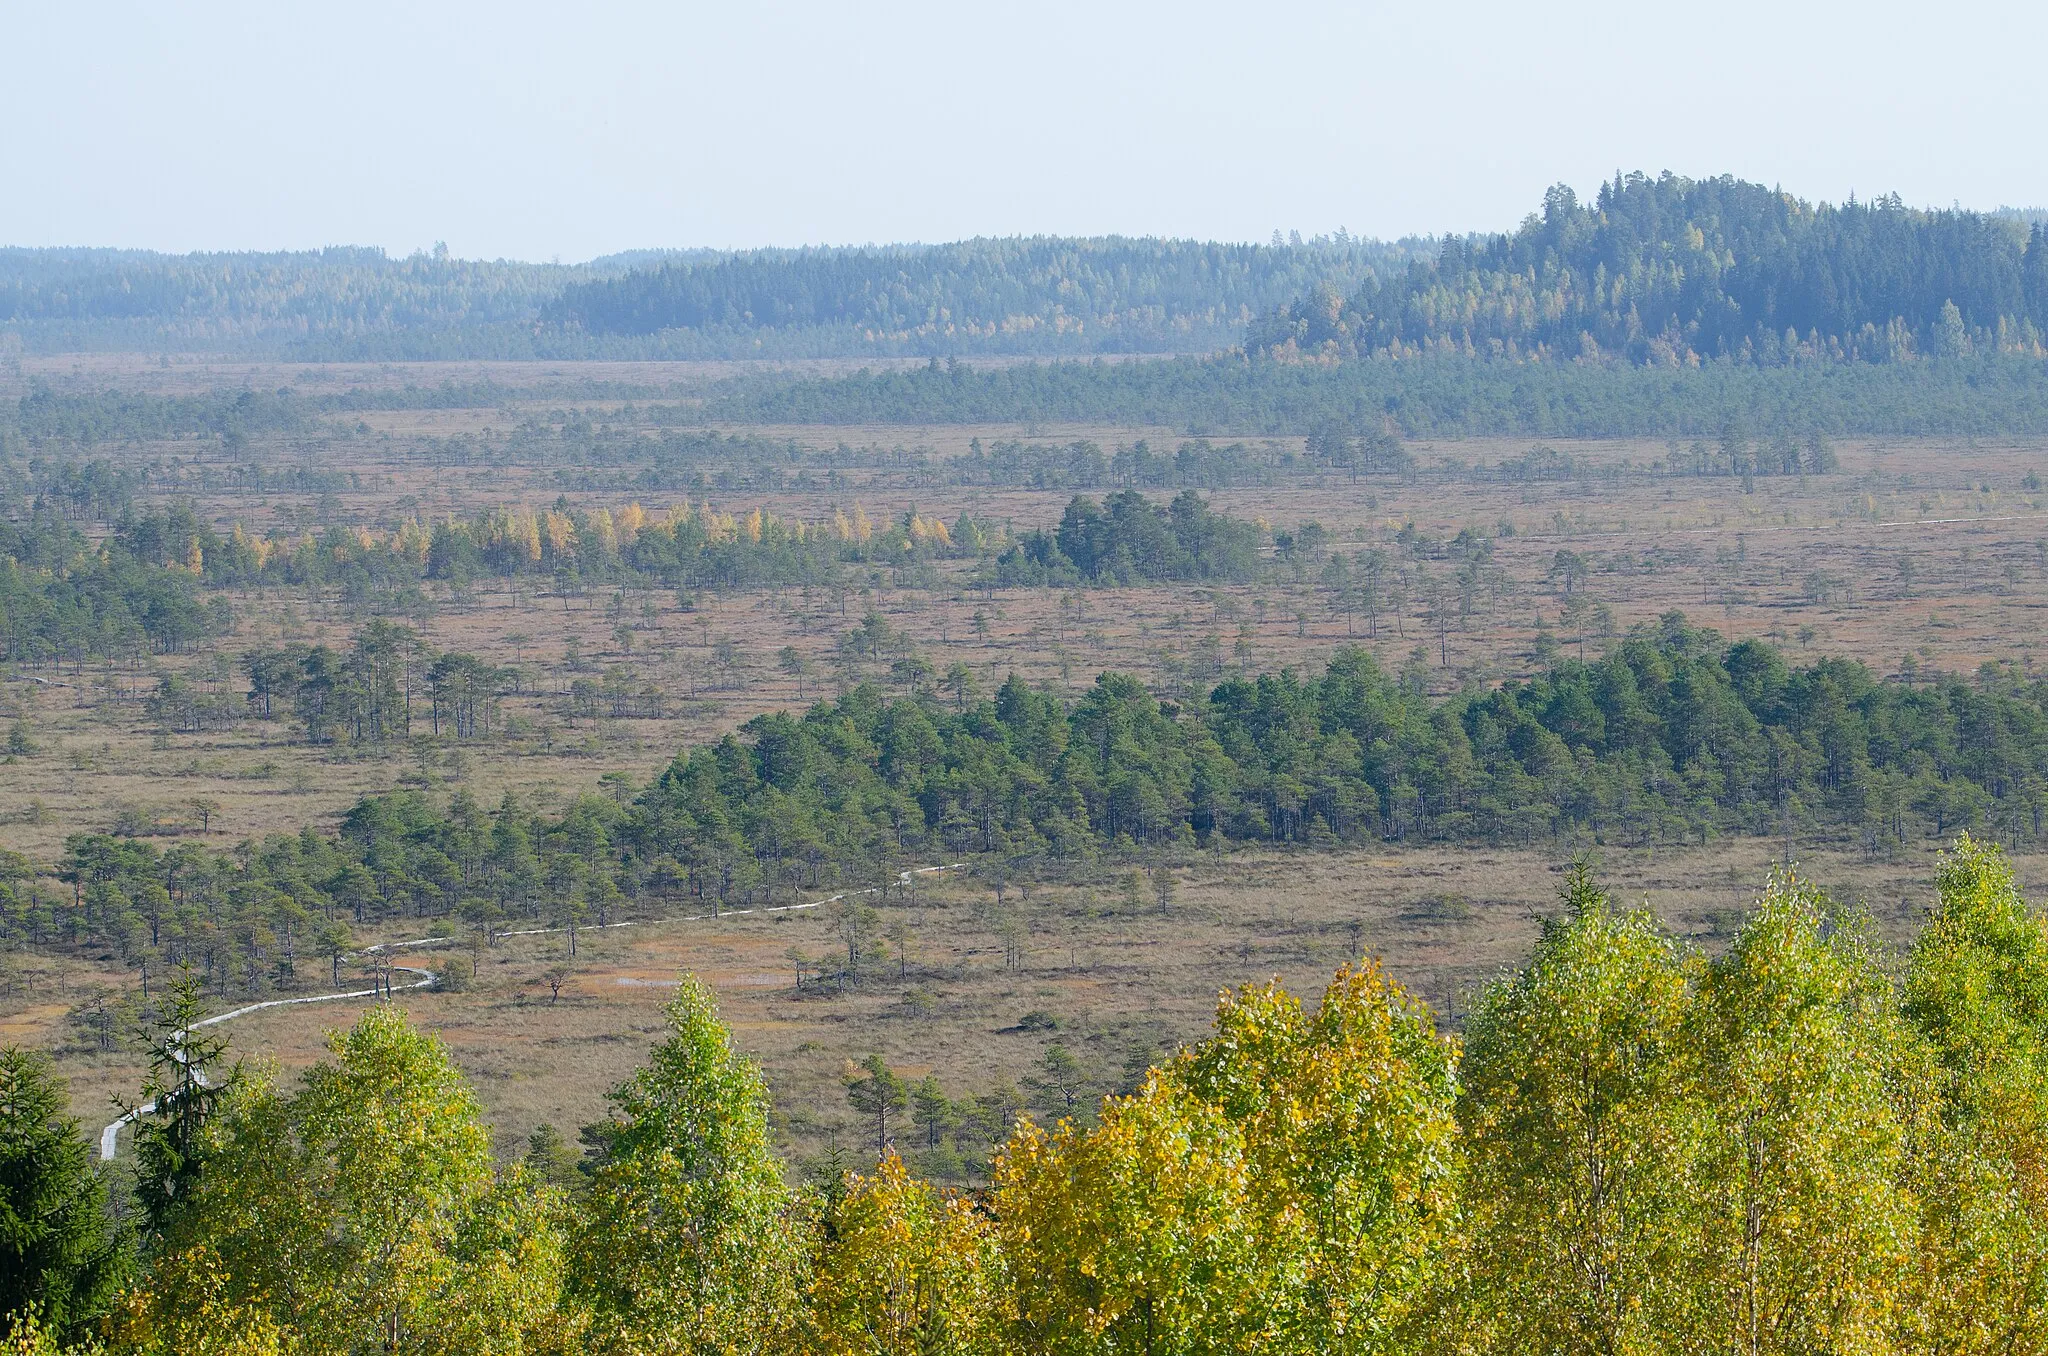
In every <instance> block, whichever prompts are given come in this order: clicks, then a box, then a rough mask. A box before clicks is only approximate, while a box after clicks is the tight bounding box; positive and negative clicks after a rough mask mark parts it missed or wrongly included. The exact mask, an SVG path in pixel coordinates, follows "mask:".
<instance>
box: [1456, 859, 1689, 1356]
mask: <svg viewBox="0 0 2048 1356" xmlns="http://www.w3.org/2000/svg"><path fill="white" fill-rule="evenodd" d="M1565 905H1566V908H1567V913H1566V914H1565V916H1564V917H1563V918H1562V919H1558V920H1550V921H1547V922H1546V923H1545V925H1544V929H1543V934H1542V936H1541V938H1540V939H1539V940H1538V941H1537V944H1536V952H1535V955H1534V956H1533V957H1532V958H1531V959H1530V961H1529V964H1528V965H1527V966H1526V967H1524V968H1523V970H1522V971H1521V972H1520V973H1519V974H1517V975H1516V976H1514V977H1513V978H1512V979H1509V980H1506V981H1503V982H1501V983H1499V984H1496V985H1494V986H1493V987H1492V988H1490V989H1489V990H1487V992H1486V994H1485V996H1484V997H1483V998H1482V1000H1481V1002H1480V1004H1479V1006H1478V1008H1477V1009H1476V1010H1475V1011H1474V1013H1473V1015H1472V1019H1471V1022H1470V1024H1469V1026H1468V1028H1467V1036H1466V1051H1465V1057H1464V1059H1463V1060H1462V1061H1461V1062H1460V1065H1459V1073H1460V1076H1461V1078H1462V1079H1463V1082H1464V1088H1463V1098H1462V1101H1461V1104H1460V1115H1461V1120H1462V1123H1463V1130H1464V1136H1465V1141H1466V1144H1467V1146H1468V1148H1467V1152H1468V1154H1469V1161H1470V1169H1469V1172H1470V1176H1469V1178H1468V1179H1467V1182H1466V1187H1467V1195H1466V1200H1467V1202H1468V1206H1467V1208H1468V1210H1469V1212H1470V1225H1469V1227H1470V1230H1471V1233H1470V1256H1471V1266H1472V1281H1471V1285H1470V1290H1469V1302H1470V1306H1471V1308H1470V1311H1469V1312H1468V1313H1467V1314H1466V1316H1465V1317H1466V1321H1468V1322H1469V1323H1471V1324H1472V1327H1473V1330H1474V1331H1475V1332H1476V1333H1480V1334H1484V1335H1485V1338H1486V1340H1487V1341H1488V1342H1489V1343H1498V1344H1499V1345H1500V1346H1502V1347H1504V1348H1506V1349H1510V1350H1513V1349H1541V1348H1547V1349H1551V1350H1558V1351H1573V1352H1586V1353H1592V1352H1617V1353H1618V1352H1636V1351H1650V1350H1655V1349H1656V1348H1657V1338H1658V1334H1659V1333H1660V1332H1664V1331H1668V1330H1669V1329H1670V1328H1671V1327H1672V1326H1674V1320H1682V1319H1683V1318H1684V1317H1685V1316H1686V1310H1687V1305H1686V1302H1685V1299H1684V1295H1683V1293H1682V1292H1683V1285H1684V1279H1685V1276H1684V1271H1685V1261H1686V1249H1687V1246H1688V1244H1689V1242H1690V1240H1691V1234H1690V1231H1689V1225H1690V1199H1689V1187H1688V1176H1687V1171H1688V1167H1689V1165H1690V1164H1691V1163H1692V1162H1693V1160H1694V1159H1695V1158H1696V1157H1697V1155H1698V1153H1699V1151H1700V1140H1701V1136H1702V1134H1703V1127H1702V1125H1701V1119H1702V1118H1701V1114H1700V1112H1699V1110H1698V1109H1697V1107H1696V1106H1694V1105H1691V1104H1690V1102H1689V1099H1688V1098H1687V1096H1686V1090H1687V1085H1686V1078H1687V1075H1688V1068H1687V1061H1686V1054H1687V1046H1686V1042H1685V1039H1684V1022H1685V1019H1686V1014H1687V1008H1688V1003H1689V1000H1690V991H1689V984H1688V978H1689V976H1688V972H1687V966H1686V963H1685V959H1684V957H1683V955H1682V953H1681V952H1680V950H1679V948H1678V947H1677V945H1676V944H1675V943H1674V942H1673V941H1672V940H1671V938H1670V937H1669V936H1667V935H1666V934H1665V933H1664V931H1663V929H1662V928H1661V927H1659V926H1658V924H1657V923H1656V921H1655V919H1653V918H1652V917H1650V916H1649V914H1648V913H1647V912H1643V911H1624V910H1617V909H1615V908H1613V907H1612V906H1611V905H1610V904H1609V902H1608V900H1607V897H1606V896H1605V895H1604V894H1603V893H1602V892H1601V891H1599V890H1598V889H1597V888H1596V887H1595V886H1594V885H1593V883H1592V881H1591V879H1590V878H1589V876H1588V875H1587V873H1586V872H1585V871H1584V870H1583V868H1581V869H1577V870H1575V871H1574V872H1573V874H1572V876H1571V878H1570V880H1569V882H1568V884H1567V886H1566V889H1565Z"/></svg>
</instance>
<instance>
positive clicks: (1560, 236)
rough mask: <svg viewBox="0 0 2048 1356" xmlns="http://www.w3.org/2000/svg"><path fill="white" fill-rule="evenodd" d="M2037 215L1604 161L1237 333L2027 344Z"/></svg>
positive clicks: (1921, 346)
mask: <svg viewBox="0 0 2048 1356" xmlns="http://www.w3.org/2000/svg"><path fill="white" fill-rule="evenodd" d="M2044 340H2048V228H2044V226H2043V225H2042V224H2041V223H2040V222H2038V221H2036V222H2034V223H2032V225H2031V226H2029V224H2028V223H2027V222H2026V221H2025V220H2024V219H2022V218H2021V217H2018V216H2016V215H1986V214H1984V213H1980V212H1969V211H1962V210H1954V211H1931V212H1930V211H1918V210H1914V209H1911V208H1908V207H1906V206H1905V205H1904V204H1903V203H1902V202H1900V201H1899V199H1898V198H1897V196H1896V195H1893V196H1887V197H1881V198H1878V199H1876V200H1875V201H1873V202H1867V203H1859V202H1856V201H1854V200H1853V199H1852V200H1851V201H1850V202H1848V203H1846V204H1844V205H1842V206H1839V207H1837V206H1832V205H1830V204H1828V203H1819V204H1812V203H1807V202H1804V201H1802V200H1801V199H1798V198H1795V197H1793V196H1791V195H1790V194H1787V193H1784V192H1781V191H1779V190H1777V189H1770V188H1765V187H1764V186H1762V185H1761V184H1751V183H1745V182H1743V181H1742V180H1739V179H1734V178H1730V177H1727V176H1723V177H1721V178H1716V179H1685V178H1680V177H1679V176H1677V175H1674V174H1671V173H1669V172H1668V171H1667V172H1666V173H1664V174H1662V175H1660V176H1659V177H1657V178H1655V179H1652V178H1650V177H1649V176H1647V175H1644V174H1631V175H1628V176H1626V177H1623V176H1621V175H1619V174H1617V175H1616V176H1615V179H1614V182H1612V183H1605V184H1602V185H1601V186H1600V189H1599V192H1598V193H1597V194H1596V195H1595V198H1594V200H1593V201H1592V202H1590V203H1586V202H1581V201H1580V200H1579V198H1578V195H1577V194H1575V193H1574V192H1573V191H1572V190H1571V189H1570V188H1569V187H1567V186H1566V185H1563V184H1559V185H1557V186H1556V187H1554V188H1552V189H1551V190H1550V191H1549V192H1548V193H1547V194H1545V195H1544V200H1543V209H1542V211H1541V212H1540V213H1535V214H1531V215H1530V216H1529V217H1528V218H1527V219H1526V220H1525V221H1524V222H1523V223H1522V225H1521V227H1520V229H1518V230H1516V231H1514V232H1512V233H1508V234H1502V235H1472V236H1464V237H1455V236H1453V237H1448V238H1446V239H1445V240H1444V241H1443V242H1442V245H1441V247H1440V248H1439V251H1438V254H1437V257H1436V258H1435V259H1434V260H1420V259H1418V260H1415V261H1413V262H1411V263H1409V264H1408V265H1407V267H1406V268H1405V269H1382V270H1375V271H1374V272H1373V273H1372V275H1371V276H1369V277H1367V278H1366V279H1365V280H1364V281H1363V283H1362V284H1361V285H1360V286H1359V287H1358V288H1357V290H1355V291H1353V292H1351V293H1349V295H1346V294H1345V293H1344V292H1343V291H1342V290H1341V289H1339V288H1334V287H1329V286H1322V287H1318V288H1316V289H1315V290H1313V291H1312V292H1311V293H1309V294H1308V295H1306V296H1304V297H1303V298H1301V299H1300V300H1299V301H1297V302H1296V303H1294V304H1293V305H1291V306H1289V307H1286V308H1285V309H1283V310H1281V311H1278V312H1275V313H1273V314H1270V315H1267V316H1265V317H1262V318H1261V319H1260V321H1259V322H1258V323H1256V324H1254V325H1253V326H1252V327H1251V329H1250V331H1249V333H1248V334H1247V335H1246V339H1245V348H1246V349H1247V351H1249V352H1252V353H1262V354H1277V355H1283V356H1295V357H1307V356H1316V357H1321V356H1329V357H1347V358H1400V357H1410V356H1415V355H1418V354H1424V353H1430V354H1451V355H1463V356H1477V357H1485V358H1505V359H1509V360H1515V359H1527V358H1562V359H1583V358H1595V357H1602V356H1608V357H1619V358H1624V359H1626V360H1627V361H1629V362H1633V363H1648V364H1652V365H1657V366H1672V365H1677V364H1683V363H1690V362H1696V361H1699V360H1701V359H1706V358H1732V359H1739V360H1742V361H1748V362H1757V363H1766V364H1776V363H1792V362H1802V361H1808V362H1810V361H1841V360H1860V361H1864V362H1893V361H1899V360H1903V359H1908V358H1912V357H1915V356H1942V357H1957V356H1961V355H1962V354H1965V353H1969V352H1973V351H1975V352H1998V353H2021V354H2026V355H2028V356H2033V357H2039V356H2042V353H2043V349H2042V344H2043V342H2044Z"/></svg>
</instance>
